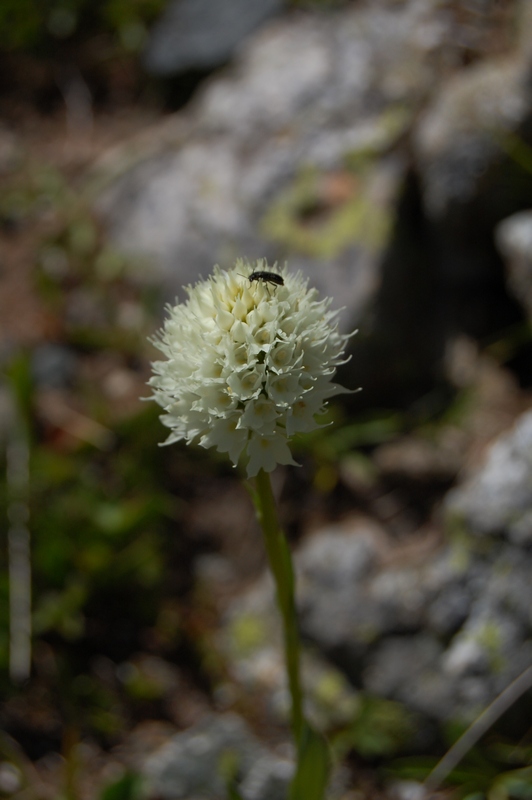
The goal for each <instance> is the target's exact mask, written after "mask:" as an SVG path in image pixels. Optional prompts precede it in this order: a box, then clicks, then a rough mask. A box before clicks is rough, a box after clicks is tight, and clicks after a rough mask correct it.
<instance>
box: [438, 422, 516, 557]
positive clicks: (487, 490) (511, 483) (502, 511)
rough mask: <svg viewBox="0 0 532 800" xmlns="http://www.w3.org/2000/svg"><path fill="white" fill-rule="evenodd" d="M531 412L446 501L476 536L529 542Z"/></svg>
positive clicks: (493, 446)
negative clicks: (491, 536) (496, 535)
mask: <svg viewBox="0 0 532 800" xmlns="http://www.w3.org/2000/svg"><path fill="white" fill-rule="evenodd" d="M531 453H532V412H527V413H526V414H523V415H522V416H521V417H520V418H519V419H518V421H517V423H516V425H515V427H514V428H513V429H512V430H511V431H510V432H509V433H508V434H507V435H505V436H502V437H500V438H499V439H498V440H497V441H496V442H495V443H494V444H493V445H492V447H491V448H490V449H489V451H488V453H487V456H486V462H485V464H484V466H483V467H482V468H481V469H480V470H479V471H478V472H477V473H475V474H474V475H473V476H472V477H471V479H470V480H469V481H467V482H466V483H465V484H464V485H462V486H459V487H458V488H456V489H455V490H453V491H452V492H450V494H449V495H448V497H447V502H446V505H447V509H448V511H449V512H450V513H451V514H453V515H454V516H457V517H458V518H459V519H460V520H461V521H462V522H463V523H464V524H465V525H466V526H467V528H468V529H469V530H470V531H472V532H473V533H475V534H477V535H485V534H491V535H494V534H504V535H505V536H507V537H508V538H509V539H510V540H511V541H512V542H514V543H515V544H530V543H531V542H532V457H531Z"/></svg>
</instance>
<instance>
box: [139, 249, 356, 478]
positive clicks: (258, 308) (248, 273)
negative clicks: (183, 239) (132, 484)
mask: <svg viewBox="0 0 532 800" xmlns="http://www.w3.org/2000/svg"><path fill="white" fill-rule="evenodd" d="M268 270H270V274H271V268H269V267H268V266H267V264H266V263H265V262H263V261H258V262H256V263H255V264H253V265H250V264H248V263H247V262H245V261H242V260H238V261H237V262H236V264H235V266H234V267H233V268H232V269H230V270H228V271H224V270H221V269H220V268H219V267H215V268H214V272H213V275H212V276H211V277H210V278H209V279H208V280H206V281H200V282H199V283H197V284H196V285H195V286H193V287H192V286H189V287H187V292H188V300H187V301H186V302H185V303H182V304H179V305H176V306H175V307H173V308H171V307H169V309H168V310H169V317H168V318H167V320H166V322H165V324H164V327H163V329H162V331H160V333H159V335H158V336H157V337H156V339H155V340H154V344H155V346H156V347H158V348H159V350H161V351H162V352H163V353H164V355H165V356H166V360H164V361H156V362H155V363H154V364H153V372H154V376H153V377H152V378H151V380H150V382H149V383H150V386H152V387H153V398H154V399H155V400H156V401H157V403H159V405H161V406H162V407H163V408H164V410H165V412H166V414H165V415H164V416H163V417H162V418H161V419H162V421H163V423H164V424H165V425H166V426H167V427H169V428H170V429H171V433H170V435H169V437H168V439H167V440H166V442H165V443H164V444H171V443H173V442H178V441H181V440H185V441H186V442H187V443H190V442H192V441H194V440H196V441H198V443H199V444H200V445H201V446H202V447H216V448H217V450H219V451H220V452H223V453H228V454H229V457H230V459H231V461H232V462H233V464H234V465H236V464H237V463H238V461H239V460H240V459H241V458H242V457H246V458H247V474H248V477H253V476H255V475H257V473H258V472H259V470H261V469H263V470H265V471H266V472H271V471H272V470H273V469H274V468H275V466H276V464H294V463H295V462H294V461H293V459H292V456H291V453H290V449H289V447H288V443H287V442H288V439H289V438H290V437H291V436H292V435H293V434H295V433H298V432H300V431H310V430H312V429H314V428H316V427H317V423H316V421H315V416H316V415H317V414H319V413H321V412H322V411H323V410H324V406H325V404H326V401H327V399H328V398H330V397H331V396H332V395H334V394H337V393H339V392H341V391H344V390H343V389H342V388H341V387H340V386H337V385H336V384H334V383H331V378H332V376H333V374H334V372H335V371H336V367H337V366H338V365H339V364H341V363H344V360H343V358H342V353H343V350H344V348H345V345H346V342H347V340H348V338H349V336H348V335H347V336H346V335H342V334H340V333H339V332H338V328H337V324H336V322H335V317H336V315H337V313H338V312H333V311H330V310H329V306H330V300H318V299H317V292H316V290H315V289H310V290H309V289H308V288H307V281H306V280H304V279H303V277H302V276H301V274H300V273H297V274H290V273H289V272H287V271H286V269H283V270H281V271H280V272H278V273H276V274H275V280H274V281H272V282H271V283H269V282H267V281H266V280H264V279H263V278H264V277H266V276H264V275H261V273H263V272H264V271H268ZM257 273H258V278H255V277H254V276H255V275H257ZM250 277H254V279H253V280H250Z"/></svg>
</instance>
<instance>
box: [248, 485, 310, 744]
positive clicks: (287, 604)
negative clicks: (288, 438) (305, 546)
mask: <svg viewBox="0 0 532 800" xmlns="http://www.w3.org/2000/svg"><path fill="white" fill-rule="evenodd" d="M255 502H256V507H257V512H258V516H259V521H260V524H261V527H262V531H263V533H264V541H265V545H266V553H267V556H268V561H269V565H270V569H271V571H272V574H273V577H274V581H275V587H276V592H277V603H278V605H279V609H280V611H281V618H282V623H283V639H284V653H285V662H286V670H287V675H288V687H289V690H290V697H291V700H292V712H291V720H292V731H293V734H294V738H295V741H296V744H297V745H299V743H300V741H301V737H302V734H303V728H304V724H303V723H304V717H303V691H302V688H301V675H300V649H301V647H300V639H299V630H298V625H297V616H296V604H295V580H294V570H293V566H292V557H291V554H290V548H289V546H288V542H287V541H286V537H285V535H284V533H283V531H282V530H281V528H280V527H279V521H278V519H277V509H276V505H275V499H274V496H273V492H272V486H271V482H270V476H269V474H268V473H267V472H264V470H260V472H259V473H258V475H257V478H256V494H255Z"/></svg>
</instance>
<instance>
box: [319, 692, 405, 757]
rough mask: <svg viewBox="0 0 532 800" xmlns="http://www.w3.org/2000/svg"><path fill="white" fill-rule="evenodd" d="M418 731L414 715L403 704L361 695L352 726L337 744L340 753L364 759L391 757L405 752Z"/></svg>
mask: <svg viewBox="0 0 532 800" xmlns="http://www.w3.org/2000/svg"><path fill="white" fill-rule="evenodd" d="M414 730H415V721H414V719H413V717H412V715H411V714H410V713H409V712H408V711H407V710H406V709H405V708H404V706H402V705H401V704H400V703H395V702H393V701H392V700H386V699H384V698H382V697H373V696H371V695H361V696H360V703H359V706H358V711H357V713H356V715H355V717H354V719H353V721H352V723H351V725H350V726H349V727H348V728H346V729H345V730H343V731H341V732H340V733H339V734H337V736H336V737H335V740H334V749H335V751H336V752H338V753H346V752H348V751H349V750H354V751H355V752H357V753H358V754H359V755H361V756H363V758H367V759H372V758H381V757H390V756H393V755H395V754H396V753H398V752H401V751H402V750H403V751H404V750H405V749H406V748H407V747H408V744H409V742H410V741H411V740H412V736H413V733H414Z"/></svg>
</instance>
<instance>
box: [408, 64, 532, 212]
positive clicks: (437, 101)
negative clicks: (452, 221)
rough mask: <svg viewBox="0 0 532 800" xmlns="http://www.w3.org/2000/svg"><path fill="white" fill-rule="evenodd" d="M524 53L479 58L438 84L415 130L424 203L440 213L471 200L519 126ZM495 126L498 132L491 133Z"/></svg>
mask: <svg viewBox="0 0 532 800" xmlns="http://www.w3.org/2000/svg"><path fill="white" fill-rule="evenodd" d="M527 70H528V64H527V63H526V61H524V60H523V59H522V58H515V57H513V58H511V59H505V60H500V59H498V60H494V61H486V62H481V63H479V64H478V65H475V66H473V67H471V68H470V69H468V70H466V71H464V72H462V73H460V74H459V75H457V76H456V77H455V79H454V80H453V81H450V82H449V83H446V84H444V85H443V86H442V89H441V91H440V92H439V93H437V94H436V96H435V98H434V101H433V102H432V104H431V105H430V106H429V108H428V109H427V111H426V112H425V114H424V115H423V117H422V119H421V120H420V123H419V125H418V128H417V131H416V137H415V140H416V152H417V156H418V162H419V166H420V172H421V176H422V181H423V189H424V197H425V202H426V208H427V211H428V212H429V214H430V215H431V216H432V217H441V216H442V215H443V214H444V213H445V212H446V211H447V210H448V209H449V207H450V206H451V205H452V204H454V203H458V204H460V205H463V204H464V203H466V202H467V201H470V200H471V199H472V198H473V197H474V196H475V195H476V194H477V193H478V191H479V185H480V181H481V178H482V176H483V175H484V174H485V172H486V170H487V169H488V168H489V167H490V166H491V165H492V164H493V163H494V162H496V161H497V159H498V158H499V157H500V155H501V137H503V136H504V135H505V134H507V133H508V132H511V131H517V130H518V128H519V126H520V125H521V124H522V123H523V121H524V120H525V119H526V118H527V115H528V113H529V109H530V88H529V86H528V84H527V81H526V75H527ZM495 131H497V135H495V133H494V132H495Z"/></svg>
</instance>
